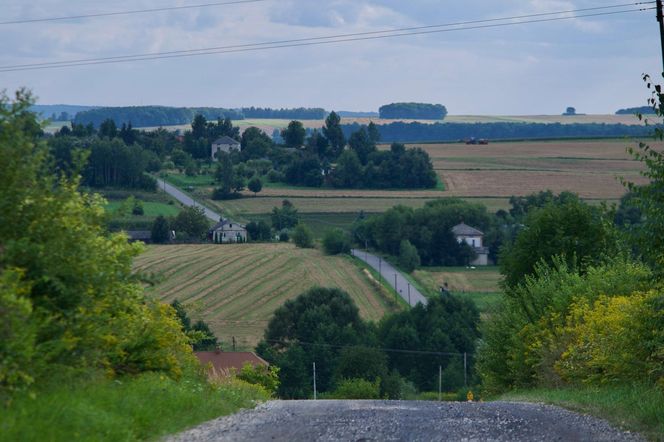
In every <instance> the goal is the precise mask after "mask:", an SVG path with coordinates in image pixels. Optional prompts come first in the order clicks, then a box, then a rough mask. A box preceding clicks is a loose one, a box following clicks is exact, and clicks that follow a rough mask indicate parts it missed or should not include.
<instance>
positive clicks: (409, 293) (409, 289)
mask: <svg viewBox="0 0 664 442" xmlns="http://www.w3.org/2000/svg"><path fill="white" fill-rule="evenodd" d="M408 305H409V306H410V305H411V303H410V282H409V283H408Z"/></svg>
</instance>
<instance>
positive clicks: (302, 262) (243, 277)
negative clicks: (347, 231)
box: [135, 243, 399, 349]
mask: <svg viewBox="0 0 664 442" xmlns="http://www.w3.org/2000/svg"><path fill="white" fill-rule="evenodd" d="M135 267H136V270H138V271H141V272H145V273H149V274H154V275H156V277H157V279H158V280H161V282H160V283H159V284H157V285H156V286H154V287H151V288H149V289H148V292H149V293H151V294H153V295H155V296H157V297H158V298H159V299H162V300H164V301H167V302H171V301H173V300H175V299H177V300H179V301H181V302H183V303H185V305H187V306H188V308H189V309H190V311H191V314H192V316H193V317H194V318H202V319H204V320H205V321H206V322H208V323H209V324H210V327H211V328H212V330H213V331H214V332H215V334H216V335H217V337H218V338H220V339H221V341H222V342H223V343H224V345H226V346H227V345H228V344H229V343H230V342H231V340H232V337H233V336H235V338H236V340H237V343H238V346H239V347H240V348H244V349H250V348H253V347H254V346H255V345H256V343H257V342H258V341H259V340H260V338H261V337H262V335H263V331H264V330H265V327H266V326H267V323H268V321H269V320H270V317H271V316H272V313H273V312H274V311H275V310H276V309H277V308H278V307H279V306H281V305H282V304H283V303H284V302H285V301H286V300H288V299H292V298H295V297H297V296H298V295H299V294H301V293H303V292H304V291H306V290H308V289H309V288H311V287H313V286H323V287H339V288H341V289H343V290H345V291H347V292H348V293H349V294H350V296H351V297H352V298H353V300H354V301H355V303H356V304H357V306H358V308H359V309H360V314H361V315H362V317H364V318H365V319H369V320H372V321H377V320H379V319H380V318H382V317H383V315H384V314H385V313H386V312H389V311H392V310H394V309H395V308H399V307H396V306H395V304H394V301H393V299H392V298H391V297H388V296H386V295H385V294H384V292H382V291H380V290H377V289H376V288H375V287H374V286H373V285H372V283H371V281H370V280H369V278H368V276H367V275H366V274H365V273H363V272H362V270H361V269H360V268H359V267H358V266H357V265H356V264H355V263H354V262H353V261H352V259H351V258H349V257H341V256H331V257H330V256H324V255H323V254H322V253H321V252H320V251H318V250H313V249H298V248H295V246H293V245H291V244H283V243H282V244H239V245H223V246H222V245H167V246H151V247H149V248H148V250H147V252H146V253H144V254H143V255H141V256H140V257H138V258H137V259H136V261H135Z"/></svg>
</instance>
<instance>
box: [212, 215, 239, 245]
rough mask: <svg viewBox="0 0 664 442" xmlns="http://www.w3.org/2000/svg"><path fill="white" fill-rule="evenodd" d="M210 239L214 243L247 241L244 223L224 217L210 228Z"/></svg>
mask: <svg viewBox="0 0 664 442" xmlns="http://www.w3.org/2000/svg"><path fill="white" fill-rule="evenodd" d="M210 239H211V240H212V242H213V243H215V244H231V243H243V242H247V228H246V226H245V225H244V224H239V223H236V222H233V221H231V220H229V219H225V220H222V221H220V222H219V223H217V224H216V225H215V226H214V227H213V228H212V230H211V231H210Z"/></svg>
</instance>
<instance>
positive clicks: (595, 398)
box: [499, 384, 664, 441]
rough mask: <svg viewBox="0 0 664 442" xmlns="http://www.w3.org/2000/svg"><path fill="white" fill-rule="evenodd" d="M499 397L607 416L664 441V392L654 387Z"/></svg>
mask: <svg viewBox="0 0 664 442" xmlns="http://www.w3.org/2000/svg"><path fill="white" fill-rule="evenodd" d="M499 399H501V400H508V401H527V402H544V403H548V404H554V405H559V406H562V407H564V408H568V409H571V410H574V411H580V412H584V413H589V414H592V415H595V416H598V417H601V418H604V419H606V420H608V421H609V422H611V423H612V424H614V425H616V426H619V427H621V428H625V429H628V430H631V431H637V432H639V433H642V434H643V435H645V436H646V437H648V439H650V440H657V441H664V392H663V391H662V390H659V389H657V388H655V387H653V386H649V385H645V384H634V385H626V386H603V387H580V388H564V389H557V390H549V389H538V390H527V391H515V392H511V393H508V394H505V395H503V396H501V397H500V398H499Z"/></svg>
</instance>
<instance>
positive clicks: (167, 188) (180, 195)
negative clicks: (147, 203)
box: [157, 178, 221, 223]
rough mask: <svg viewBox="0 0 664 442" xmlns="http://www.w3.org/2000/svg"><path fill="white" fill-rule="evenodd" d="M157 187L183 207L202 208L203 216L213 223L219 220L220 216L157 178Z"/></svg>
mask: <svg viewBox="0 0 664 442" xmlns="http://www.w3.org/2000/svg"><path fill="white" fill-rule="evenodd" d="M157 185H158V186H159V190H162V191H164V192H166V193H167V194H169V195H170V196H172V197H173V198H175V199H176V200H178V201H180V202H181V203H182V204H184V205H185V206H190V207H191V206H198V207H202V208H203V210H204V211H205V216H206V217H207V218H208V219H210V220H212V221H214V222H215V223H216V222H218V221H219V219H220V218H221V215H220V214H218V213H217V212H215V211H213V210H210V209H208V208H207V207H205V206H203V205H202V204H199V203H197V202H196V201H195V200H194V199H192V198H191V197H190V196H189V195H187V194H186V193H184V192H183V191H182V190H180V189H178V188H177V187H175V186H172V185H170V184H168V183H167V182H166V181H164V180H163V179H161V178H157Z"/></svg>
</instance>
